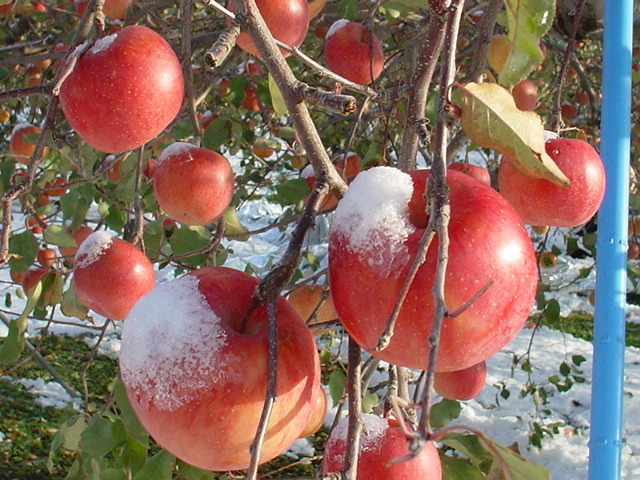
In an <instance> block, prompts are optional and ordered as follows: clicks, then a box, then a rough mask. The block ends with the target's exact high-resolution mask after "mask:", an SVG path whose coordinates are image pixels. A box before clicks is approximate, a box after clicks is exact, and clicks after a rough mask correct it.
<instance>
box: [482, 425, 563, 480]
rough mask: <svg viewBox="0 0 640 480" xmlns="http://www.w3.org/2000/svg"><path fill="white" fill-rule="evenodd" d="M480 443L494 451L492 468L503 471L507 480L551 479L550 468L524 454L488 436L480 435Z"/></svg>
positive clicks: (488, 449)
mask: <svg viewBox="0 0 640 480" xmlns="http://www.w3.org/2000/svg"><path fill="white" fill-rule="evenodd" d="M478 438H479V441H480V443H481V444H482V445H483V446H484V447H485V448H486V449H487V451H490V452H493V453H494V455H495V456H494V463H493V465H492V470H497V471H498V472H500V473H502V475H503V476H502V477H497V476H496V478H504V479H505V480H550V479H551V474H550V473H549V470H547V469H546V468H544V467H543V466H542V465H538V464H537V463H533V462H531V461H529V460H527V459H525V458H524V457H523V456H522V455H520V454H518V453H516V452H514V451H513V450H511V449H509V448H507V447H505V446H504V445H500V444H499V443H497V442H494V441H493V440H491V439H490V438H488V437H485V436H484V435H483V436H480V437H478Z"/></svg>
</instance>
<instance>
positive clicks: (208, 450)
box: [120, 267, 320, 471]
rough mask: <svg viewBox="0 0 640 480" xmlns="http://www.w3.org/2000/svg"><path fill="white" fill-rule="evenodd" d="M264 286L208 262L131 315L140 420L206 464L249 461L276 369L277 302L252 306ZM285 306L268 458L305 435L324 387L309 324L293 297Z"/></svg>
mask: <svg viewBox="0 0 640 480" xmlns="http://www.w3.org/2000/svg"><path fill="white" fill-rule="evenodd" d="M257 285H258V280H257V279H256V278H254V277H251V276H250V275H247V274H245V273H243V272H240V271H237V270H232V269H229V268H225V267H207V268H202V269H200V270H196V271H194V272H192V273H190V274H188V275H185V276H183V277H181V278H179V279H177V280H174V281H171V282H168V283H164V284H160V285H158V286H157V287H156V288H155V289H154V290H152V291H151V292H150V293H149V294H148V295H146V296H144V297H142V298H141V299H140V301H139V302H138V303H137V304H136V306H135V307H134V308H133V310H132V311H131V313H130V314H129V316H128V317H127V319H126V321H125V322H124V329H123V332H122V347H121V351H120V367H121V371H122V379H123V381H124V384H125V387H126V389H127V394H128V396H129V400H130V401H131V405H132V406H133V409H134V410H135V412H136V415H137V416H138V419H139V420H140V422H141V423H142V425H144V427H145V428H146V429H147V430H148V431H149V433H150V434H151V436H152V437H153V438H154V439H155V440H156V441H157V442H158V443H159V444H160V445H162V446H163V447H164V448H166V449H167V450H168V451H169V452H171V453H172V454H174V455H175V456H177V457H178V458H180V459H182V460H184V461H185V462H187V463H190V464H192V465H195V466H196V467H199V468H204V469H207V470H213V471H227V470H239V469H244V468H247V466H248V464H249V457H250V454H249V445H250V444H251V442H252V441H253V438H254V436H255V433H256V428H257V426H258V422H259V419H260V415H261V412H262V407H263V403H264V399H265V393H266V382H267V372H268V369H267V364H268V360H267V350H268V346H267V337H268V334H267V311H266V310H267V309H266V306H264V305H262V306H259V307H258V308H256V309H254V310H251V311H250V310H249V306H250V303H251V298H252V295H253V292H254V290H255V288H256V286H257ZM276 309H277V319H278V357H277V362H278V369H277V398H276V401H275V404H274V407H273V411H272V413H271V418H270V421H269V425H268V429H267V433H266V438H265V443H264V445H263V448H262V455H261V457H260V461H261V462H266V461H268V460H270V459H272V458H274V457H276V456H277V455H279V454H280V453H282V452H283V451H284V450H285V449H286V448H288V447H289V446H290V445H291V443H293V441H294V440H295V439H296V438H298V436H299V435H300V433H301V432H302V431H303V429H304V428H305V427H306V425H307V424H308V423H309V419H310V418H311V414H312V411H313V409H314V406H315V403H316V399H317V395H318V392H317V390H318V389H319V388H320V366H319V359H318V353H317V349H316V345H315V343H314V341H313V337H312V336H311V334H310V333H309V330H308V328H307V326H306V325H305V324H304V322H303V321H302V319H301V318H300V317H299V316H298V314H297V313H295V311H294V310H293V308H291V306H290V305H289V303H288V302H287V301H286V300H285V299H284V298H279V299H278V301H277V306H276ZM247 314H248V315H247Z"/></svg>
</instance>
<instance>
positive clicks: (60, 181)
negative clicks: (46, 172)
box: [44, 177, 69, 197]
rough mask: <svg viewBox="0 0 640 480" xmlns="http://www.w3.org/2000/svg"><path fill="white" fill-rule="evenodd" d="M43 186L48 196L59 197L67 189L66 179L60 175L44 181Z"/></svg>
mask: <svg viewBox="0 0 640 480" xmlns="http://www.w3.org/2000/svg"><path fill="white" fill-rule="evenodd" d="M44 187H45V188H46V189H47V190H46V194H47V196H48V197H61V196H63V195H64V194H65V193H67V191H68V190H69V187H68V186H67V180H66V179H64V178H62V177H58V178H56V179H55V180H53V181H49V182H46V183H45V184H44Z"/></svg>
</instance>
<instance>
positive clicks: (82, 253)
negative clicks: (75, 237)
mask: <svg viewBox="0 0 640 480" xmlns="http://www.w3.org/2000/svg"><path fill="white" fill-rule="evenodd" d="M112 243H113V237H112V236H111V234H110V233H108V232H105V231H104V230H98V231H97V232H93V233H92V234H91V235H89V236H88V237H87V238H86V239H85V240H84V242H82V243H81V244H80V247H78V251H77V253H76V259H75V268H86V267H88V266H89V265H91V264H92V263H94V262H96V261H97V260H98V259H99V258H100V257H101V256H102V255H104V253H105V252H106V250H108V249H109V247H110V246H111V244H112Z"/></svg>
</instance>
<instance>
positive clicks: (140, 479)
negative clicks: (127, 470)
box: [133, 450, 175, 480]
mask: <svg viewBox="0 0 640 480" xmlns="http://www.w3.org/2000/svg"><path fill="white" fill-rule="evenodd" d="M174 464H175V457H174V456H173V455H171V454H170V453H169V452H167V451H166V450H160V451H159V452H158V453H156V454H155V455H154V456H153V457H151V458H150V459H148V460H147V461H146V462H145V464H144V466H143V467H142V468H141V469H140V471H138V473H136V475H135V476H134V477H133V480H147V479H149V478H153V479H154V480H171V479H172V478H173V466H174Z"/></svg>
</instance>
